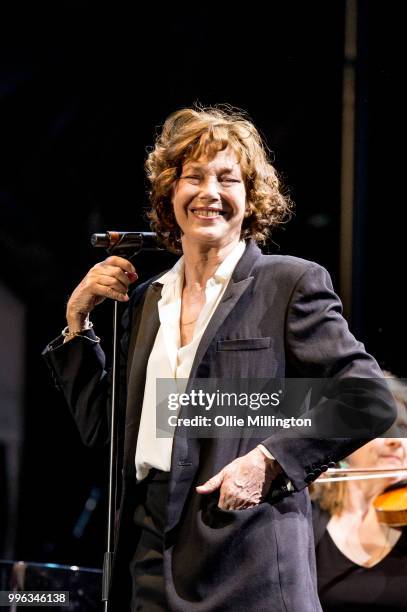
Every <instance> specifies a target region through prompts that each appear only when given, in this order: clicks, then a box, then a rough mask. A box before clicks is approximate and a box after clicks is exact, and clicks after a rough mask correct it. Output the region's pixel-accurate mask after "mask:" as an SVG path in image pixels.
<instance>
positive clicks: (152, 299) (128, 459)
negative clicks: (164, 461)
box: [124, 284, 161, 474]
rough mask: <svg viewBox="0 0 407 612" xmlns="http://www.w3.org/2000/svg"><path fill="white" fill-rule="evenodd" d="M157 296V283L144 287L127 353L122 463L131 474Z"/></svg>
mask: <svg viewBox="0 0 407 612" xmlns="http://www.w3.org/2000/svg"><path fill="white" fill-rule="evenodd" d="M160 298H161V285H159V284H157V285H156V284H153V285H150V287H148V289H147V291H146V297H145V300H144V305H143V308H142V310H141V314H140V316H139V319H138V320H137V321H134V325H133V329H132V333H131V337H130V344H129V353H128V354H129V356H131V364H130V367H129V368H128V371H127V373H128V384H127V408H126V424H125V442H124V457H125V459H124V461H125V467H126V468H127V469H129V468H130V471H131V472H132V474H134V470H135V465H134V453H135V449H136V445H137V435H138V429H139V425H140V417H141V409H142V406H143V396H144V387H145V381H146V371H147V363H148V358H149V356H150V353H151V351H152V348H153V345H154V341H155V338H156V335H157V331H158V328H159V326H160V321H159V317H158V307H157V304H158V302H159V300H160Z"/></svg>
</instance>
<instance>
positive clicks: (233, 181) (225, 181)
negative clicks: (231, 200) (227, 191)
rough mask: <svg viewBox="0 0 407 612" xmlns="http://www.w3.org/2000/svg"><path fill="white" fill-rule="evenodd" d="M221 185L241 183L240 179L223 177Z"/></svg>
mask: <svg viewBox="0 0 407 612" xmlns="http://www.w3.org/2000/svg"><path fill="white" fill-rule="evenodd" d="M220 182H221V183H240V181H239V179H236V178H233V177H232V176H222V177H221V179H220Z"/></svg>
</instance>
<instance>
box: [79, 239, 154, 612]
mask: <svg viewBox="0 0 407 612" xmlns="http://www.w3.org/2000/svg"><path fill="white" fill-rule="evenodd" d="M129 237H130V239H129ZM134 237H136V240H135V239H134ZM152 237H153V238H155V234H153V233H152V232H137V233H134V232H133V233H131V232H120V235H119V233H118V232H107V233H106V234H105V235H102V234H94V235H93V236H92V238H91V243H92V245H93V246H95V247H99V246H103V247H108V248H107V252H108V253H109V255H118V256H119V257H124V258H125V259H129V260H130V259H132V258H133V257H135V256H136V255H137V254H138V253H139V252H140V251H141V250H154V251H155V250H162V249H159V248H157V247H156V248H153V247H151V238H152ZM143 238H144V239H145V244H146V245H148V246H143ZM147 240H148V242H147ZM119 350H120V338H119V305H118V302H117V301H115V302H114V307H113V363H112V392H111V406H110V441H109V485H108V515H107V537H106V552H105V553H104V556H103V577H102V601H103V606H104V608H103V609H104V612H109V588H110V579H111V573H112V561H113V554H114V549H115V514H116V507H117V503H116V502H117V481H118V474H117V469H118V458H117V449H118V430H119V419H118V409H117V397H118V390H119V382H120V381H119V377H120V366H119V358H120V357H119Z"/></svg>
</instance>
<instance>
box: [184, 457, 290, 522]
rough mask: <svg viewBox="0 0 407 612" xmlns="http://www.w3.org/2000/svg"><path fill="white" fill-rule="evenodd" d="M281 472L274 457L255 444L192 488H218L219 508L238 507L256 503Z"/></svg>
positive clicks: (199, 491)
mask: <svg viewBox="0 0 407 612" xmlns="http://www.w3.org/2000/svg"><path fill="white" fill-rule="evenodd" d="M281 472H282V469H281V467H280V465H279V464H278V463H277V461H276V460H275V459H269V458H268V457H266V456H265V454H264V453H262V451H261V450H260V449H259V448H255V449H253V450H252V451H250V452H249V453H247V455H243V457H238V458H237V459H235V460H234V461H232V463H229V464H228V465H227V466H225V467H224V468H223V470H221V471H220V472H218V474H216V475H215V476H213V477H212V478H210V480H208V481H207V482H205V483H204V484H202V485H200V486H199V487H196V491H197V493H201V494H207V493H213V492H214V491H216V490H217V489H220V496H219V503H218V506H219V508H221V509H222V510H242V509H244V508H250V507H252V506H257V505H258V504H259V503H260V502H261V501H262V500H263V499H264V498H265V496H266V495H267V493H268V491H269V489H270V485H271V483H272V481H273V480H274V479H275V478H276V476H277V475H278V474H280V473H281Z"/></svg>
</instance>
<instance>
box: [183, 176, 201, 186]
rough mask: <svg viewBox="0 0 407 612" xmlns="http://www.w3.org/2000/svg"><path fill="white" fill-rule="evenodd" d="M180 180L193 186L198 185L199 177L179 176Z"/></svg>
mask: <svg viewBox="0 0 407 612" xmlns="http://www.w3.org/2000/svg"><path fill="white" fill-rule="evenodd" d="M181 178H182V179H184V180H186V181H189V182H190V183H193V184H194V185H195V184H197V183H199V181H200V180H201V177H200V176H199V175H198V174H185V175H182V176H181Z"/></svg>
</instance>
